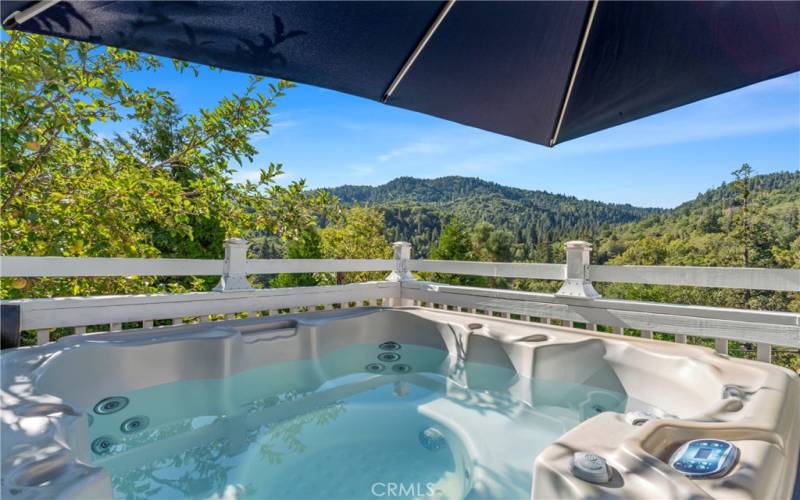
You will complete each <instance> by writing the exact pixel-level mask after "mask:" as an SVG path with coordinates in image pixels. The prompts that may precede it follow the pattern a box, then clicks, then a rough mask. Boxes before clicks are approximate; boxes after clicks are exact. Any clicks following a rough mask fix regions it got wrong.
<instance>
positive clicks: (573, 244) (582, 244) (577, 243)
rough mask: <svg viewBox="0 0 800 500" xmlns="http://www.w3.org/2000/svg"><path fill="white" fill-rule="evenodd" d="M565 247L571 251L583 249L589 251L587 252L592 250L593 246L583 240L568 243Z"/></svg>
mask: <svg viewBox="0 0 800 500" xmlns="http://www.w3.org/2000/svg"><path fill="white" fill-rule="evenodd" d="M564 245H565V246H566V247H567V248H569V249H572V248H583V249H587V250H591V249H592V244H591V243H589V242H588V241H583V240H572V241H568V242H566V243H565V244H564Z"/></svg>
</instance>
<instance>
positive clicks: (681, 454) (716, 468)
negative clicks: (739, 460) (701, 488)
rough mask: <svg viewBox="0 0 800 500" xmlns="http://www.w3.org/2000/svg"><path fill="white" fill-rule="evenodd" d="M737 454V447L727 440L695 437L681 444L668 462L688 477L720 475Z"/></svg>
mask: <svg viewBox="0 0 800 500" xmlns="http://www.w3.org/2000/svg"><path fill="white" fill-rule="evenodd" d="M737 455H738V449H737V448H736V447H735V446H734V445H733V444H732V443H729V442H728V441H722V440H719V439H695V440H694V441H689V442H688V443H685V444H684V445H683V446H681V447H680V448H679V449H678V450H677V451H676V452H675V453H674V454H673V455H672V457H671V458H670V461H669V464H670V465H671V466H672V468H673V469H675V470H676V471H678V472H680V473H682V474H684V475H687V476H690V477H713V476H721V475H725V474H727V473H728V471H730V469H731V468H732V467H733V464H734V462H735V460H736V456H737Z"/></svg>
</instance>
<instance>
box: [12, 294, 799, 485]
mask: <svg viewBox="0 0 800 500" xmlns="http://www.w3.org/2000/svg"><path fill="white" fill-rule="evenodd" d="M2 386H3V394H2V397H3V400H2V405H3V406H2V438H3V439H2V468H3V484H2V495H3V497H4V498H9V499H10V498H54V497H62V498H110V497H112V496H113V497H117V498H176V497H192V498H209V497H215V498H223V497H225V498H265V497H271V498H374V497H398V496H399V497H434V498H476V499H477V498H527V497H531V496H533V497H535V498H576V497H581V498H589V497H592V498H599V497H619V498H623V497H624V498H664V497H670V498H704V497H719V498H789V497H791V495H792V491H793V488H794V481H795V475H796V470H797V466H798V449H800V424H799V423H798V417H797V416H798V414H800V382H799V381H798V377H797V376H796V375H794V374H792V373H791V372H789V371H787V370H784V369H781V368H778V367H775V366H770V365H767V364H763V363H756V362H749V361H744V360H734V359H728V358H727V357H726V356H723V355H720V354H717V353H715V352H714V351H712V350H709V349H705V348H700V347H693V346H686V345H678V344H671V343H665V342H658V341H651V340H645V339H638V338H630V337H623V336H618V335H609V334H603V333H593V332H586V331H582V330H577V329H571V328H560V327H555V326H546V325H541V324H537V323H524V322H520V321H512V320H505V319H498V318H489V317H487V316H479V315H470V314H462V313H455V312H444V311H435V310H429V309H420V308H395V309H383V308H361V309H354V310H341V311H325V312H315V313H304V314H295V315H282V316H277V317H275V318H270V317H262V318H252V319H246V320H238V321H225V322H217V323H205V324H199V325H187V326H180V327H165V328H158V329H150V330H127V331H125V332H118V333H106V334H95V335H82V336H71V337H65V338H63V339H61V340H59V341H58V342H55V343H52V344H49V345H46V346H42V347H36V348H23V349H16V350H13V351H8V352H4V353H3V355H2ZM715 438H716V439H725V440H728V441H731V442H732V443H733V444H734V445H735V446H736V448H737V449H738V450H739V455H738V459H737V460H736V463H735V465H734V466H733V468H732V470H731V471H730V472H729V473H728V474H726V475H725V476H723V477H717V478H715V479H689V478H688V477H686V476H684V475H682V474H680V473H678V472H676V471H674V470H673V469H672V468H671V467H670V465H668V463H667V462H668V459H669V457H670V455H671V454H672V453H673V452H674V451H675V450H676V449H678V448H679V447H680V446H681V445H682V444H683V443H685V442H687V441H689V440H692V439H715ZM575 452H589V453H593V454H596V455H598V456H600V457H602V458H603V459H605V460H606V462H607V464H608V467H609V468H608V471H609V472H610V478H609V480H608V481H606V482H603V483H602V484H595V483H591V482H587V481H586V480H583V479H579V478H577V477H575V476H574V475H573V471H572V468H571V460H572V459H573V455H574V453H575Z"/></svg>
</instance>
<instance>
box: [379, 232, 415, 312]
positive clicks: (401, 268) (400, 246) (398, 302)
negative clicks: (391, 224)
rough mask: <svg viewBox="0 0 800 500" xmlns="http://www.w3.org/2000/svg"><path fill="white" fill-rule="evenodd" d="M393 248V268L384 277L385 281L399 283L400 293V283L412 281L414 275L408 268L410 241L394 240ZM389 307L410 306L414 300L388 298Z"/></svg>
mask: <svg viewBox="0 0 800 500" xmlns="http://www.w3.org/2000/svg"><path fill="white" fill-rule="evenodd" d="M392 248H393V249H394V270H392V272H391V273H389V276H387V277H386V281H393V282H396V283H400V293H401V294H402V284H403V282H404V281H414V275H413V274H411V271H409V270H408V261H409V260H411V243H409V242H407V241H395V242H394V243H392ZM388 303H389V304H388V305H389V306H390V307H401V306H412V305H414V301H413V300H411V299H404V298H402V297H401V298H390V299H389V300H388Z"/></svg>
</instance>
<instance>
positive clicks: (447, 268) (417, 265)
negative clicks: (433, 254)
mask: <svg viewBox="0 0 800 500" xmlns="http://www.w3.org/2000/svg"><path fill="white" fill-rule="evenodd" d="M566 269H567V266H566V265H564V264H535V263H524V262H508V263H507V262H472V261H455V260H410V261H408V270H409V271H418V272H428V273H442V274H463V275H470V276H490V277H494V278H528V279H542V280H563V279H564V278H565V277H566Z"/></svg>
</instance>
